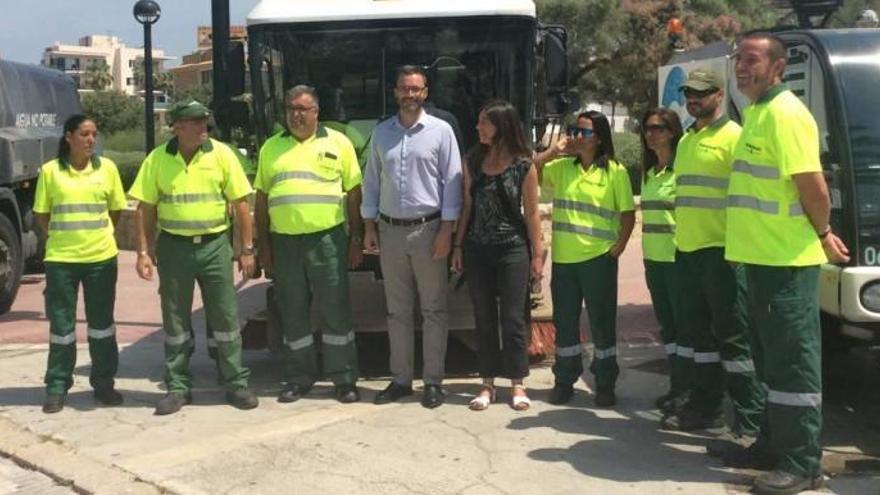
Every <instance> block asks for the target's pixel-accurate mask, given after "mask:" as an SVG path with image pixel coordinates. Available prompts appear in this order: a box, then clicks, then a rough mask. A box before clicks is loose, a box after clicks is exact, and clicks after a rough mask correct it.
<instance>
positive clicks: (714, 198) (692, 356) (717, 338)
mask: <svg viewBox="0 0 880 495" xmlns="http://www.w3.org/2000/svg"><path fill="white" fill-rule="evenodd" d="M681 90H682V91H683V92H684V95H685V98H686V99H687V110H688V113H690V114H691V116H693V117H694V118H695V119H696V121H695V122H694V123H693V125H691V126H690V128H688V129H687V132H686V133H685V135H684V136H682V138H681V140H680V141H679V144H678V148H677V149H676V155H675V171H676V173H677V177H676V187H677V188H676V202H675V219H676V224H677V227H676V229H675V242H676V245H677V247H678V250H677V253H676V258H677V260H678V262H679V266H680V267H681V270H682V271H683V279H686V280H691V281H692V283H690V284H686V287H685V290H686V293H685V294H684V297H682V305H683V314H684V325H683V326H684V331H685V341H684V343H679V344H678V346H677V349H676V353H677V354H678V355H679V356H680V357H682V358H684V359H686V360H688V362H689V363H690V364H689V365H690V366H691V367H692V370H693V372H692V373H691V376H692V377H693V378H692V383H691V390H690V394H689V397H688V399H687V401H686V402H682V401H678V402H676V401H671V402H667V403H665V404H660V407H661V409H663V410H664V412H665V413H667V414H671V415H670V416H667V417H665V418H664V419H663V420H662V423H663V426H664V427H666V428H670V429H678V430H683V431H690V430H696V429H703V428H712V427H719V426H722V424H723V421H722V407H721V406H722V399H723V397H724V393H725V391H726V392H727V394H728V396H729V397H730V400H731V402H732V404H733V409H734V418H733V421H734V422H733V424H732V425H730V430H731V433H732V434H733V436H734V437H736V438H741V437H744V438H745V439H748V438H751V437H753V436H754V435H755V433H756V432H757V431H758V422H759V419H760V415H761V413H762V411H763V400H762V392H761V389H760V385H759V384H758V382H757V380H756V378H755V366H754V363H753V362H752V355H751V349H750V346H749V341H748V334H747V331H748V319H747V312H746V293H745V278H744V272H743V267H741V266H738V267H734V266H731V265H730V264H728V263H727V262H726V261H725V260H724V245H725V222H726V210H725V207H726V197H727V184H728V179H729V177H730V173H731V164H732V161H733V160H732V158H733V149H734V147H735V146H736V143H737V140H738V139H739V136H740V132H741V128H740V126H739V125H737V124H736V123H734V122H733V121H731V120H730V119H729V118H728V117H727V116H726V115H724V96H725V93H724V82H723V80H722V79H721V76H720V75H719V74H718V73H717V72H715V71H713V70H710V69H707V68H697V69H695V70H693V71H691V73H690V74H688V79H687V82H685V84H684V85H683V86H682V87H681ZM746 441H747V440H746Z"/></svg>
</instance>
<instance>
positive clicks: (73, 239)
mask: <svg viewBox="0 0 880 495" xmlns="http://www.w3.org/2000/svg"><path fill="white" fill-rule="evenodd" d="M97 135H98V128H97V126H96V125H95V122H94V121H93V120H92V119H90V118H88V117H86V116H84V115H74V116H72V117H70V118H69V119H67V121H66V122H65V123H64V135H63V136H62V138H61V141H60V143H59V144H58V156H57V157H56V158H55V159H54V160H51V161H49V162H47V163H45V164H44V165H43V167H42V169H41V170H40V177H39V179H38V181H37V191H36V198H35V200H34V213H35V217H36V220H37V223H38V224H39V225H40V227H41V228H42V229H43V231H44V232H45V233H47V235H48V239H47V241H46V255H45V258H44V262H45V266H46V291H45V297H46V316H47V317H48V319H49V360H48V363H47V370H46V378H45V383H46V400H45V402H44V403H43V412H45V413H56V412H58V411H60V410H61V409H63V408H64V401H65V399H66V397H67V391H68V390H69V389H70V387H71V385H73V368H74V366H75V365H76V333H75V330H76V304H77V292H78V290H79V286H80V285H82V288H83V298H84V299H85V312H86V321H87V322H88V330H87V331H86V334H87V336H88V342H89V354H90V355H91V358H92V370H91V374H90V375H89V383H90V384H91V385H92V388H93V389H94V395H95V400H96V401H97V402H98V403H100V404H103V405H107V406H118V405H120V404H122V395H121V394H120V393H119V392H117V391H116V389H115V388H114V378H115V376H116V368H117V366H118V362H119V350H118V348H117V345H116V326H115V324H114V320H113V306H114V302H115V300H116V274H117V265H116V254H117V248H116V240H115V238H114V237H113V229H114V226H115V225H116V221H117V220H118V219H119V213H120V211H121V210H122V209H123V208H125V206H126V200H125V191H124V190H123V189H122V181H121V180H120V178H119V171H118V170H117V169H116V164H115V163H113V162H112V161H111V160H109V159H107V158H103V157H100V156H98V155H97V154H95V141H96V139H97Z"/></svg>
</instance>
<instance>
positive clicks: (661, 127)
mask: <svg viewBox="0 0 880 495" xmlns="http://www.w3.org/2000/svg"><path fill="white" fill-rule="evenodd" d="M667 129H669V126H668V125H666V124H648V125H646V126H645V127H644V130H645V133H648V132H658V131H665V130H667Z"/></svg>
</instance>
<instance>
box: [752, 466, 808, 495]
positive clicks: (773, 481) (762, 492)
mask: <svg viewBox="0 0 880 495" xmlns="http://www.w3.org/2000/svg"><path fill="white" fill-rule="evenodd" d="M822 484H823V480H822V475H821V474H819V475H817V476H813V477H804V476H797V475H795V474H791V473H786V472H785V471H779V470H776V471H770V472H769V473H764V474H762V475H761V476H758V477H757V478H755V493H757V494H758V495H791V494H794V493H800V492H802V491H804V490H815V489H818V488H822Z"/></svg>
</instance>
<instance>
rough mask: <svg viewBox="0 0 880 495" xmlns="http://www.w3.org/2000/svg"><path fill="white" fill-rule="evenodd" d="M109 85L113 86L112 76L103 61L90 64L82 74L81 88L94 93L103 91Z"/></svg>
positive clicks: (94, 61)
mask: <svg viewBox="0 0 880 495" xmlns="http://www.w3.org/2000/svg"><path fill="white" fill-rule="evenodd" d="M111 84H113V76H112V75H111V74H110V67H109V66H108V65H107V63H106V62H104V61H103V60H101V61H99V60H93V61H92V62H90V63H89V65H88V66H87V67H86V71H85V74H83V86H84V87H86V88H88V89H93V90H95V91H104V90H105V89H107V87H108V86H110V85H111Z"/></svg>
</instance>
